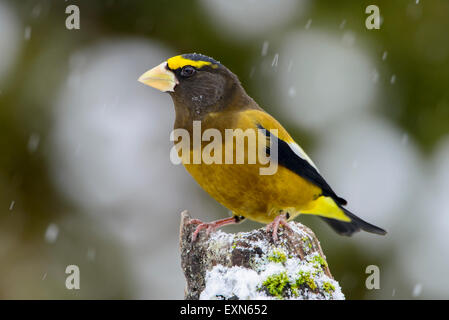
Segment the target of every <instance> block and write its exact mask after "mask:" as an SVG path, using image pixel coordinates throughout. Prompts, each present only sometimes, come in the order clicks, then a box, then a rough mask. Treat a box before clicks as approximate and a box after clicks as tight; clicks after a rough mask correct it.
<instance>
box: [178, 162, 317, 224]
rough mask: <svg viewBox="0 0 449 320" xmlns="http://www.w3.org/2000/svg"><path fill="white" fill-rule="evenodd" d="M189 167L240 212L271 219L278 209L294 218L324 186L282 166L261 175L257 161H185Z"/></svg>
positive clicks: (201, 182) (215, 194)
mask: <svg viewBox="0 0 449 320" xmlns="http://www.w3.org/2000/svg"><path fill="white" fill-rule="evenodd" d="M184 166H185V168H186V169H187V171H188V172H189V173H190V174H191V175H192V176H193V178H194V179H195V180H196V181H197V182H198V183H199V185H200V186H201V187H202V188H203V189H204V190H206V192H207V193H209V195H210V196H212V197H213V198H214V199H215V200H217V201H218V202H219V203H221V204H222V205H224V206H225V207H227V208H228V209H229V210H231V211H233V212H234V213H235V214H237V215H242V216H245V217H246V218H249V219H251V220H255V221H258V222H261V223H270V222H271V221H273V219H274V217H275V216H276V215H277V214H279V210H288V211H289V213H290V215H291V217H292V218H294V216H296V215H297V214H299V213H300V212H301V211H302V210H307V209H309V208H310V205H311V203H312V202H313V201H314V200H315V199H316V198H317V197H318V196H319V194H320V192H321V190H320V189H319V188H318V187H316V186H315V185H313V184H312V183H310V182H308V181H307V180H305V179H303V178H301V177H300V176H298V175H296V174H295V173H293V172H292V171H290V170H288V169H286V168H284V167H281V166H279V167H278V170H277V172H276V173H275V174H274V175H260V172H259V168H260V165H258V164H209V165H208V164H204V163H202V164H185V165H184Z"/></svg>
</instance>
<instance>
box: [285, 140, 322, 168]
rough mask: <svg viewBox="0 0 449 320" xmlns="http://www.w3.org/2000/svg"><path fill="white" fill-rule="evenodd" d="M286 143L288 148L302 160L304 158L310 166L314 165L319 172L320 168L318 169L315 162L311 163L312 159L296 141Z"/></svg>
mask: <svg viewBox="0 0 449 320" xmlns="http://www.w3.org/2000/svg"><path fill="white" fill-rule="evenodd" d="M288 145H289V147H290V149H292V150H293V152H294V153H295V154H296V155H297V156H298V157H300V158H301V159H303V160H306V161H307V162H308V163H309V164H310V165H311V166H312V167H314V168H315V169H316V171H318V172H320V170H318V168H317V166H316V165H315V163H313V161H312V159H310V158H309V156H308V155H307V154H306V153H305V152H304V150H303V149H302V148H301V147H300V146H299V145H298V144H297V143H295V142H289V143H288Z"/></svg>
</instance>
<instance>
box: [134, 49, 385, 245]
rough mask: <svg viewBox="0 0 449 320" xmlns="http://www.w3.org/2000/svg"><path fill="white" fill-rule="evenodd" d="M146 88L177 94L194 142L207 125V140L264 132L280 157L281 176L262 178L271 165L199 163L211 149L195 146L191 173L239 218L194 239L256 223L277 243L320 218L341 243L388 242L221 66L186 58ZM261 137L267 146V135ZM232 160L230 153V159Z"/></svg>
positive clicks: (157, 72)
mask: <svg viewBox="0 0 449 320" xmlns="http://www.w3.org/2000/svg"><path fill="white" fill-rule="evenodd" d="M139 81H140V82H142V83H144V84H146V85H149V86H151V87H154V88H156V89H159V90H160V91H163V92H168V93H169V94H170V96H171V97H172V99H173V103H174V106H175V111H176V120H175V125H174V128H175V129H183V130H184V132H187V133H189V136H190V139H191V140H192V139H193V138H192V136H193V135H194V124H195V122H196V123H200V124H201V134H203V133H204V132H205V131H206V130H207V129H214V130H215V132H218V133H221V136H222V137H224V136H225V135H226V132H225V131H226V130H227V129H241V130H236V131H237V132H239V133H238V134H237V135H236V136H238V135H239V134H240V135H241V134H243V133H242V132H245V130H248V129H250V130H254V132H258V133H260V132H263V137H265V139H266V140H267V141H268V142H267V147H266V148H265V150H264V152H265V153H266V154H265V155H267V156H273V160H274V161H276V163H277V165H278V167H277V171H276V172H275V173H274V174H261V171H260V168H261V167H262V166H264V165H263V164H262V163H261V162H260V161H256V162H255V163H246V162H245V163H243V164H242V163H225V161H223V162H221V163H206V162H205V161H201V162H200V163H198V162H197V163H193V162H192V161H191V158H192V157H191V156H192V154H193V153H194V151H195V148H197V149H198V148H204V147H206V145H207V143H208V141H201V143H200V144H199V145H198V144H197V145H196V146H195V143H194V142H192V143H190V155H188V156H187V157H186V155H185V154H183V155H181V150H179V155H180V158H181V159H182V163H183V165H184V166H185V168H186V169H187V171H188V172H189V173H190V174H191V175H192V176H193V178H194V179H195V180H196V181H197V182H198V184H199V185H200V186H201V187H202V188H203V189H204V190H205V191H206V192H207V193H209V195H210V196H212V197H213V198H214V199H216V200H217V201H218V202H219V203H221V204H222V205H224V206H225V207H226V208H228V209H229V210H231V211H232V213H233V216H232V217H230V218H226V219H221V220H217V221H214V222H210V223H203V222H201V221H200V220H196V219H195V220H193V223H196V224H198V226H197V228H196V230H195V232H194V234H193V238H194V239H195V238H196V237H197V235H198V234H199V232H200V231H201V230H202V229H206V230H207V232H208V233H209V232H210V231H212V230H215V229H216V228H219V227H221V226H224V225H227V224H234V223H238V222H240V221H242V220H243V219H245V218H248V219H251V220H255V221H258V222H261V223H265V224H267V232H269V231H272V236H273V239H274V240H276V239H277V231H278V228H279V226H280V225H283V226H285V227H286V228H289V226H288V220H290V219H293V218H295V217H296V216H297V215H299V214H314V215H318V216H320V217H321V218H322V219H323V220H324V221H326V222H327V223H328V224H329V225H330V226H331V227H332V228H333V229H334V230H335V231H336V232H337V233H339V234H341V235H346V236H350V235H352V234H353V233H354V232H357V231H359V230H360V229H362V230H365V231H368V232H371V233H376V234H380V235H384V234H386V231H385V230H383V229H381V228H379V227H376V226H374V225H372V224H370V223H368V222H366V221H364V220H362V219H360V218H359V217H357V216H355V215H354V214H353V213H351V212H349V211H348V210H347V209H346V208H345V205H346V204H347V202H346V200H345V199H343V198H341V197H339V196H338V195H337V194H336V193H335V192H334V191H333V190H332V188H331V187H330V186H329V185H328V183H327V182H326V180H324V178H323V177H322V176H321V174H320V172H319V170H318V168H317V167H316V165H315V164H314V163H313V162H312V160H311V159H310V158H309V156H307V154H306V153H305V152H304V151H303V149H302V148H301V147H300V146H299V145H298V144H297V143H296V142H295V141H294V140H293V139H292V137H291V136H290V135H289V134H288V132H287V131H286V130H285V129H284V128H283V127H282V125H281V124H280V123H279V122H278V121H277V120H276V119H274V118H273V117H272V116H271V115H269V114H268V113H267V112H265V111H264V110H263V109H262V108H261V107H259V105H258V104H257V103H256V102H255V101H254V100H253V99H252V98H251V97H250V96H248V94H247V93H246V92H245V90H244V89H243V87H242V86H241V84H240V81H239V79H238V78H237V76H236V75H235V74H233V73H232V72H231V71H230V70H229V69H227V68H226V67H225V66H223V65H222V64H221V63H220V62H218V61H216V60H214V59H212V58H210V57H207V56H204V55H201V54H196V53H194V54H183V55H178V56H175V57H172V58H170V59H168V60H167V61H164V62H163V63H161V64H160V65H158V66H156V67H154V68H153V69H151V70H149V71H147V72H145V73H144V74H143V75H142V76H141V77H140V78H139ZM273 132H274V133H273ZM257 137H259V138H258V139H260V134H258V135H257ZM236 139H237V138H236ZM229 143H232V146H231V148H230V149H229V150H231V152H234V153H235V152H236V146H235V140H225V141H222V142H220V146H221V147H222V149H223V150H227V148H228V147H229V145H228V144H229ZM244 147H245V148H247V150H245V151H247V152H248V153H245V160H248V154H249V152H250V151H252V150H249V149H248V148H250V144H249V142H248V143H246V144H245V145H244ZM274 147H276V148H274ZM273 151H276V152H273ZM200 152H201V149H200ZM214 152H218V151H216V150H214ZM274 153H276V154H274ZM224 154H225V152H224V151H223V155H222V156H223V159H224V157H225V155H224ZM232 157H234V158H236V157H237V155H236V154H234V155H232Z"/></svg>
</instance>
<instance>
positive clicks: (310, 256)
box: [180, 211, 345, 300]
mask: <svg viewBox="0 0 449 320" xmlns="http://www.w3.org/2000/svg"><path fill="white" fill-rule="evenodd" d="M190 220H191V218H190V216H189V214H188V213H187V211H184V212H182V213H181V226H180V247H181V266H182V269H183V272H184V275H185V277H186V281H187V286H186V289H185V299H189V300H192V299H193V300H197V299H222V300H228V299H318V300H331V299H344V298H345V297H344V295H343V293H342V292H341V288H340V285H339V284H338V282H337V281H335V280H334V278H333V277H332V275H331V272H330V270H329V266H328V264H327V262H326V258H325V256H324V254H323V251H322V250H321V246H320V243H319V241H318V239H317V238H316V236H315V234H314V233H313V232H312V230H310V229H309V228H307V227H305V226H304V225H302V224H300V223H299V222H290V223H289V225H290V227H291V228H292V231H290V230H287V229H284V228H281V229H280V232H279V233H278V235H279V239H278V240H277V241H276V243H274V242H273V239H272V236H271V233H267V232H266V231H265V228H261V229H257V230H253V231H250V232H240V233H237V234H229V233H225V232H223V231H220V230H218V231H216V232H212V233H211V234H210V235H207V234H206V232H204V231H201V232H200V234H199V235H198V237H197V239H196V241H194V242H193V241H192V233H193V232H194V230H195V228H196V225H195V224H189V222H190Z"/></svg>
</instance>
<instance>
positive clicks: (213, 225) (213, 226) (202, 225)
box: [189, 216, 239, 241]
mask: <svg viewBox="0 0 449 320" xmlns="http://www.w3.org/2000/svg"><path fill="white" fill-rule="evenodd" d="M238 222H239V220H238V218H236V216H233V217H230V218H226V219H220V220H216V221H212V222H203V221H201V220H199V219H192V220H190V222H189V224H197V225H198V226H197V227H196V229H195V231H194V232H193V234H192V241H195V240H196V238H197V237H198V234H199V233H200V231H201V230H203V229H206V234H207V235H209V234H210V233H211V232H213V231H215V230H217V229H218V228H221V227H223V226H226V225H228V224H235V223H238Z"/></svg>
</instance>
